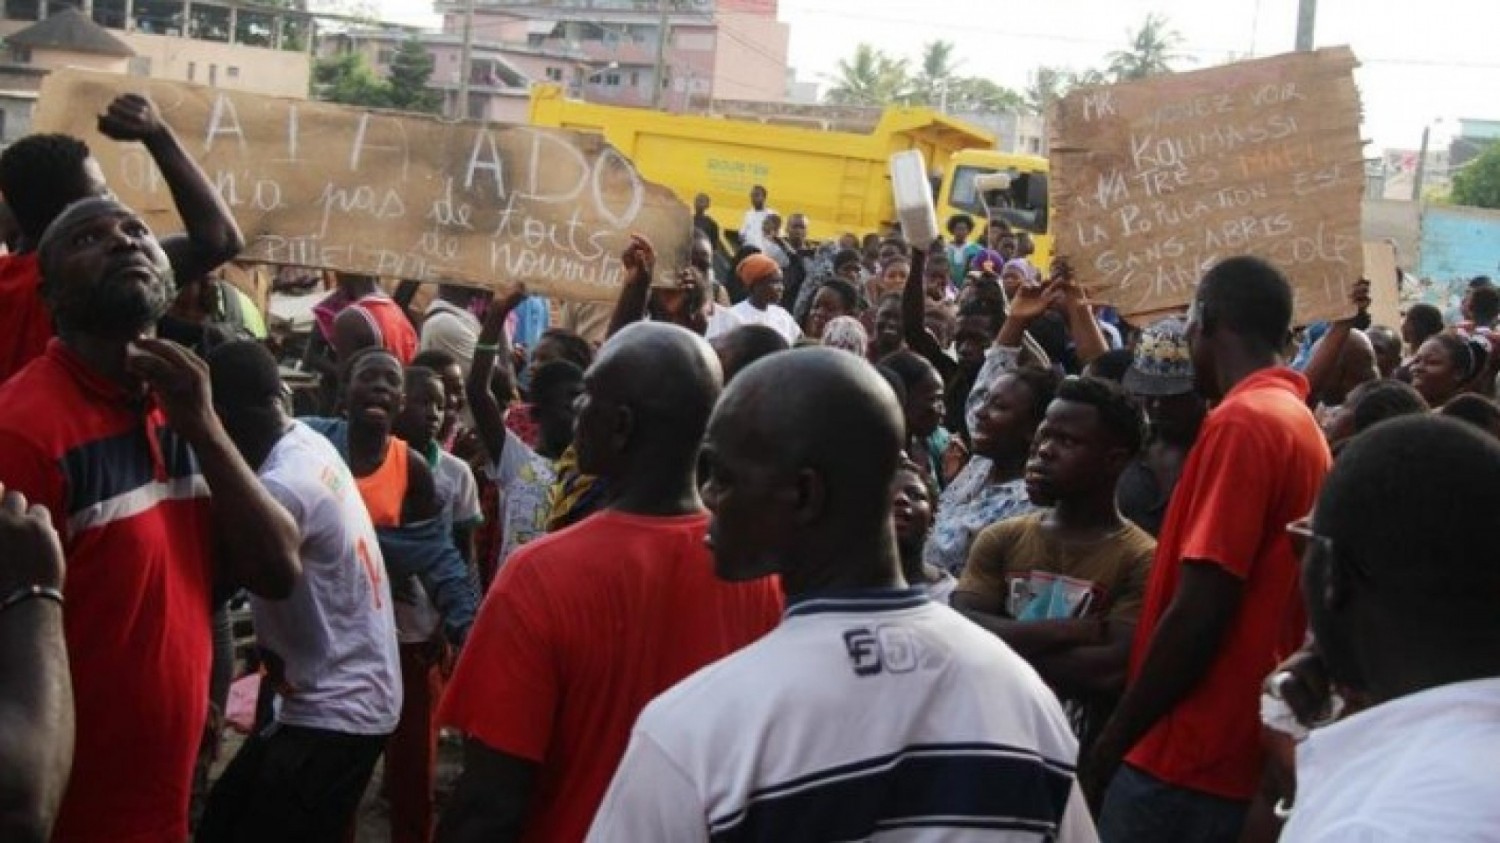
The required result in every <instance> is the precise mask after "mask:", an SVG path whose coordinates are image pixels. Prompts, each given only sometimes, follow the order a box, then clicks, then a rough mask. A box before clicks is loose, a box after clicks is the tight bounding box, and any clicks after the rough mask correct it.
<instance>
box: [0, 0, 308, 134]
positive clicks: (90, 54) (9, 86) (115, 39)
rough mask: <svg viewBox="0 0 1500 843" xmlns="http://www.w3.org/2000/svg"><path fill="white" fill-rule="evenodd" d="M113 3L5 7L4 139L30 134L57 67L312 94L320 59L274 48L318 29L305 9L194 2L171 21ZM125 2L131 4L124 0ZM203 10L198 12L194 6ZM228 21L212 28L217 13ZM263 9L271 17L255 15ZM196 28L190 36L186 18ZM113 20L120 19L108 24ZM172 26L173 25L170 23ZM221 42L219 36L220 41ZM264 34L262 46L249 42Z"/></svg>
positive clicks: (0, 123) (118, 0) (0, 118)
mask: <svg viewBox="0 0 1500 843" xmlns="http://www.w3.org/2000/svg"><path fill="white" fill-rule="evenodd" d="M113 2H114V3H115V4H116V5H115V6H110V5H105V4H104V3H100V4H99V5H95V4H94V3H91V2H87V0H85V2H84V3H83V7H82V8H72V7H68V8H61V9H58V8H57V7H56V4H52V8H51V10H50V12H51V13H50V14H48V11H49V9H48V5H49V4H48V0H42V2H40V3H38V4H37V6H36V11H35V16H34V17H29V18H27V17H14V16H11V15H13V14H15V13H16V12H17V9H16V3H7V4H6V9H5V11H6V14H7V16H6V17H4V18H0V38H3V39H4V48H3V50H0V145H3V144H7V143H10V142H11V141H13V140H15V139H16V138H18V137H21V136H22V135H24V134H26V133H27V132H28V131H29V130H30V126H31V112H32V108H33V106H34V105H35V102H36V93H37V91H38V90H40V88H41V84H42V79H43V78H45V77H46V75H47V74H48V73H50V72H52V71H53V70H57V69H59V68H63V67H76V68H84V69H88V70H98V71H104V72H108V73H119V74H122V75H129V76H139V77H145V78H148V79H170V80H174V81H179V82H195V83H198V84H200V85H209V86H212V87H221V88H230V89H234V90H241V91H249V92H251V93H257V94H270V95H274V96H283V97H306V96H307V93H308V85H309V82H310V80H311V75H312V62H311V59H310V57H309V56H308V54H307V53H306V51H305V50H300V49H276V48H275V47H274V43H277V42H281V43H283V45H284V46H294V45H293V44H292V42H291V39H290V38H286V37H284V36H286V35H287V34H289V33H290V34H293V35H296V34H298V33H300V34H301V35H302V36H303V37H305V35H306V33H308V32H310V31H311V28H312V18H311V17H310V16H309V15H308V14H307V13H306V12H296V11H293V10H288V11H286V12H285V13H282V12H277V13H275V14H277V15H281V14H285V15H286V16H287V17H288V18H289V19H291V20H290V21H289V22H282V19H281V18H280V17H276V18H275V19H274V20H273V19H272V18H271V17H270V15H271V13H268V12H265V11H264V8H263V7H261V8H260V10H259V11H255V12H250V11H246V12H244V16H243V17H242V16H241V14H240V12H241V10H242V8H248V7H241V6H240V5H239V4H237V3H234V2H233V0H231V2H230V3H229V4H225V3H218V2H197V3H194V2H189V3H185V4H184V8H185V9H187V10H188V14H187V15H186V16H185V17H184V16H182V15H178V16H176V17H173V18H172V19H170V20H165V19H162V18H160V17H153V16H152V14H150V9H148V8H146V7H145V6H142V7H141V8H139V9H137V7H136V6H135V5H134V3H133V2H132V0H113ZM120 4H123V5H120ZM193 9H196V11H193ZM216 14H217V15H218V17H219V18H221V19H222V22H223V24H224V25H222V26H219V27H217V28H215V27H214V26H213V25H212V22H213V20H214V19H215V17H214V16H215V15H216ZM254 15H260V16H261V17H262V18H264V21H261V19H259V18H256V17H254ZM184 19H186V20H188V21H189V25H188V26H187V27H186V29H187V31H188V32H190V33H196V34H198V35H199V36H203V37H188V36H184V35H182V34H181V33H182V31H183V27H182V25H181V21H182V20H184ZM110 22H112V23H113V24H114V26H110V25H108V23H110ZM169 24H170V25H169ZM215 39H217V40H215ZM247 41H256V42H258V43H254V44H252V43H246V42H247Z"/></svg>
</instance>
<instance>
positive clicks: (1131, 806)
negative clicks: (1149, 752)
mask: <svg viewBox="0 0 1500 843" xmlns="http://www.w3.org/2000/svg"><path fill="white" fill-rule="evenodd" d="M1249 808H1250V803H1249V802H1241V801H1239V800H1237V799H1225V798H1224V797H1222V796H1213V795H1211V794H1207V793H1201V792H1199V791H1196V790H1188V789H1187V788H1182V787H1177V786H1175V785H1170V784H1167V783H1166V782H1164V781H1162V780H1161V779H1158V778H1156V777H1155V776H1151V775H1148V774H1146V773H1144V772H1142V771H1140V770H1138V769H1136V768H1135V767H1132V766H1130V765H1129V764H1122V765H1121V766H1120V772H1118V773H1116V774H1115V777H1114V780H1113V781H1111V782H1110V783H1109V789H1108V790H1107V791H1105V793H1104V807H1103V808H1102V809H1100V811H1099V841H1100V843H1235V842H1236V841H1237V840H1239V839H1240V830H1241V829H1242V828H1243V827H1244V825H1245V815H1246V813H1247V812H1248V811H1249Z"/></svg>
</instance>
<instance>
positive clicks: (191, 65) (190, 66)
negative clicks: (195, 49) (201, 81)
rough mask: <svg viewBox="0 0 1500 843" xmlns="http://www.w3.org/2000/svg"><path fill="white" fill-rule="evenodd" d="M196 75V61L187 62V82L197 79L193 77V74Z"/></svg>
mask: <svg viewBox="0 0 1500 843" xmlns="http://www.w3.org/2000/svg"><path fill="white" fill-rule="evenodd" d="M197 75H198V64H197V63H196V62H188V81H189V82H195V81H197V80H196V79H194V78H193V77H194V76H197Z"/></svg>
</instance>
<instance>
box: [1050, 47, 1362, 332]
mask: <svg viewBox="0 0 1500 843" xmlns="http://www.w3.org/2000/svg"><path fill="white" fill-rule="evenodd" d="M1355 65H1356V62H1355V59H1354V54H1353V53H1352V52H1350V50H1349V49H1348V48H1347V47H1338V48H1331V49H1324V50H1318V51H1315V52H1307V53H1292V54H1289V55H1284V56H1277V57H1274V58H1267V59H1258V60H1255V61H1246V62H1239V63H1236V64H1231V65H1226V66H1224V67H1217V68H1212V69H1208V70H1201V71H1196V72H1192V73H1178V74H1171V75H1165V76H1158V77H1153V78H1151V79H1148V80H1145V81H1140V82H1131V83H1125V84H1121V85H1112V86H1109V87H1100V88H1085V89H1080V90H1078V91H1075V92H1073V93H1071V94H1069V95H1068V96H1066V97H1064V98H1063V99H1062V100H1061V101H1060V102H1059V103H1058V106H1057V111H1056V115H1055V117H1054V119H1053V121H1052V125H1053V142H1052V173H1053V182H1052V184H1053V194H1054V195H1053V207H1054V208H1055V209H1056V211H1057V215H1056V216H1057V219H1056V226H1055V230H1056V233H1057V234H1056V236H1057V252H1058V254H1062V255H1067V256H1068V257H1069V258H1070V259H1071V260H1072V262H1073V265H1074V267H1075V268H1076V269H1077V271H1078V272H1079V274H1080V276H1081V277H1082V278H1083V279H1084V281H1085V283H1086V284H1087V285H1088V286H1089V289H1090V292H1091V293H1092V294H1093V296H1094V297H1095V299H1096V300H1099V301H1103V302H1107V303H1109V304H1113V305H1115V306H1117V307H1119V308H1120V309H1121V311H1122V312H1123V313H1125V314H1126V315H1139V314H1150V313H1156V312H1161V311H1166V310H1174V309H1181V308H1183V307H1185V306H1186V305H1187V304H1188V302H1189V300H1190V298H1191V296H1192V288H1193V285H1194V284H1196V283H1197V282H1198V280H1199V279H1200V278H1201V277H1202V275H1203V272H1204V270H1205V269H1207V268H1208V267H1209V266H1211V265H1213V264H1214V263H1215V262H1217V261H1218V260H1220V259H1222V258H1227V257H1231V256H1233V255H1241V254H1251V255H1258V256H1260V257H1263V258H1266V259H1267V260H1270V261H1271V262H1272V263H1275V264H1276V265H1277V266H1279V267H1280V268H1281V269H1282V271H1283V272H1285V273H1286V274H1287V276H1288V277H1289V278H1290V279H1291V281H1292V285H1293V290H1294V292H1295V293H1296V315H1297V321H1298V322H1299V323H1304V322H1309V321H1313V320H1317V319H1325V318H1336V317H1340V316H1346V315H1348V314H1349V311H1350V305H1349V303H1348V289H1349V286H1350V285H1351V284H1353V283H1354V282H1355V281H1357V280H1358V279H1359V278H1360V274H1361V269H1362V264H1363V254H1362V248H1363V247H1362V243H1361V237H1360V198H1361V195H1362V194H1363V191H1364V164H1363V160H1362V155H1361V151H1362V144H1361V143H1360V139H1359V94H1358V92H1357V90H1356V89H1355V87H1354V67H1355Z"/></svg>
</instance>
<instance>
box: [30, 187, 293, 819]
mask: <svg viewBox="0 0 1500 843" xmlns="http://www.w3.org/2000/svg"><path fill="white" fill-rule="evenodd" d="M37 260H38V265H39V266H40V268H41V272H42V275H43V277H44V278H45V279H46V284H45V286H44V290H45V292H46V296H47V305H48V307H49V309H50V311H51V316H52V319H53V321H54V322H55V323H56V325H57V329H58V337H57V338H56V339H54V340H52V341H51V342H50V343H49V344H48V346H47V350H46V352H45V353H44V354H43V355H42V356H41V357H39V358H37V359H36V360H33V361H32V362H31V363H29V364H27V366H26V367H25V368H23V369H22V370H21V371H20V372H19V373H17V374H16V376H15V377H13V378H11V380H10V381H9V382H7V383H6V384H5V385H4V386H3V387H0V484H4V486H5V488H6V489H9V490H14V491H16V492H20V493H21V494H24V495H25V496H26V498H27V499H28V500H30V501H32V502H33V503H38V504H42V505H44V506H46V507H47V509H48V510H49V511H50V512H52V513H53V518H54V519H55V520H56V523H57V524H58V525H59V527H61V528H62V533H63V544H64V550H65V552H66V554H67V567H68V577H67V582H66V585H65V587H64V595H65V597H66V599H67V601H68V606H67V609H66V612H65V616H64V635H65V637H66V639H67V646H68V658H69V661H70V662H71V671H72V678H73V688H74V697H75V719H76V724H77V737H76V742H75V745H74V753H73V773H72V778H71V780H70V781H69V783H68V789H67V793H66V795H65V796H64V797H63V804H62V808H61V811H60V813H59V816H58V821H57V827H56V830H55V832H54V834H53V837H52V840H54V841H65V843H74V841H89V842H90V843H93V841H98V843H161V841H166V840H173V841H177V840H185V839H186V838H187V834H188V823H187V812H188V796H189V791H190V789H191V783H192V773H193V762H194V759H195V758H196V756H197V753H198V746H199V743H200V741H201V739H202V735H203V724H204V721H205V719H206V717H207V713H208V674H209V663H210V649H211V648H210V641H209V637H210V636H209V603H210V595H211V591H212V586H213V584H214V581H215V579H218V580H219V581H220V582H223V583H225V584H229V585H234V586H244V587H246V588H248V589H250V590H251V591H252V592H254V593H256V594H258V595H261V596H265V597H269V598H273V599H279V598H281V597H285V596H286V595H288V594H290V593H291V590H292V587H293V585H294V583H295V581H296V578H297V576H298V573H299V563H298V557H297V550H298V548H297V542H298V538H297V526H296V524H295V523H293V521H292V519H291V516H289V515H288V514H287V513H286V511H285V510H283V509H282V508H281V507H280V506H279V505H278V504H277V503H276V501H275V499H274V498H272V497H271V496H270V495H269V494H268V493H267V492H266V491H265V489H264V488H263V487H262V486H261V485H260V483H259V482H258V481H257V480H256V477H255V473H254V472H253V471H251V470H250V468H249V467H248V466H247V465H245V462H244V461H243V460H242V459H241V458H240V456H239V453H238V452H237V451H236V450H235V447H234V445H233V443H232V442H231V441H230V440H229V437H228V435H227V434H226V433H225V432H224V428H223V427H222V426H221V425H220V423H219V420H218V418H217V417H216V416H215V415H214V410H213V406H212V400H211V397H210V395H209V388H208V370H207V366H206V364H204V363H203V361H201V360H199V359H197V358H196V357H194V356H193V355H192V354H191V353H190V352H188V351H187V350H185V349H183V348H182V347H181V346H177V345H174V344H173V343H170V342H166V341H163V340H157V339H152V338H149V333H150V331H151V328H152V326H153V325H155V323H156V320H157V319H158V318H160V317H161V314H162V313H164V312H165V311H166V309H167V305H168V304H169V303H170V302H171V299H172V295H173V292H174V290H173V283H172V273H171V267H170V266H169V264H168V260H167V256H166V254H165V253H164V252H163V250H162V248H161V246H160V245H159V244H158V243H157V242H156V239H155V238H154V237H152V236H151V233H150V232H149V231H148V230H147V229H146V226H145V224H144V223H142V222H141V220H140V218H139V217H138V216H137V215H136V214H135V213H134V212H132V211H131V210H130V209H128V208H126V207H124V206H122V205H120V204H119V203H117V202H115V201H114V200H112V199H106V198H97V199H88V200H84V201H82V202H78V203H76V204H74V205H72V206H70V207H69V208H68V209H67V210H65V211H63V212H62V214H61V215H59V216H58V218H57V219H56V220H55V221H54V222H53V223H52V225H51V226H49V227H48V228H47V230H46V233H45V234H44V236H43V237H42V238H41V240H40V243H39V247H38V250H37ZM210 496H211V497H210ZM40 584H41V585H45V584H46V583H40Z"/></svg>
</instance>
